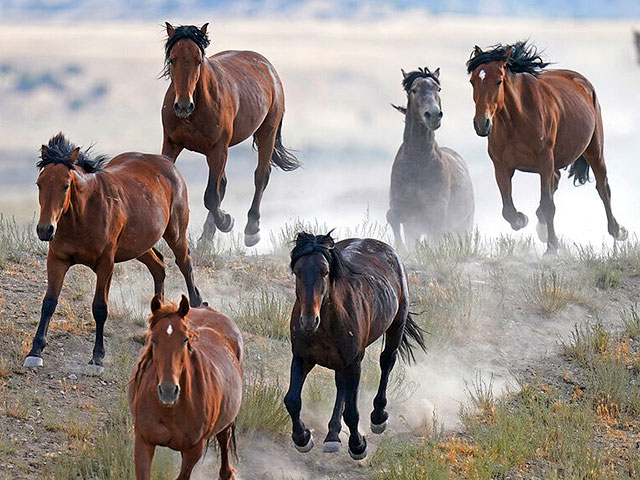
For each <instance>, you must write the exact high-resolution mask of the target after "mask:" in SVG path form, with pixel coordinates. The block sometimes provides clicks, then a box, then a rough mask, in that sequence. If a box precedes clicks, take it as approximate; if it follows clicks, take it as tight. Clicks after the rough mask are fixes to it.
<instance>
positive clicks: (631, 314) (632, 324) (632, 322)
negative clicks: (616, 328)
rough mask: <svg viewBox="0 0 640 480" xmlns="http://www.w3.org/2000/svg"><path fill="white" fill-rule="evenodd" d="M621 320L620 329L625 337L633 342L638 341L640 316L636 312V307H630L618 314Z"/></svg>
mask: <svg viewBox="0 0 640 480" xmlns="http://www.w3.org/2000/svg"><path fill="white" fill-rule="evenodd" d="M620 318H621V320H622V328H623V331H624V333H625V335H628V336H629V337H630V338H632V339H634V340H639V339H640V315H639V314H638V311H637V305H632V306H631V307H629V309H628V310H622V312H620Z"/></svg>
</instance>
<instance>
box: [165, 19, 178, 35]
mask: <svg viewBox="0 0 640 480" xmlns="http://www.w3.org/2000/svg"><path fill="white" fill-rule="evenodd" d="M164 24H165V25H166V26H167V36H168V37H169V38H171V37H173V34H174V33H176V29H175V28H173V25H171V24H170V23H169V22H164Z"/></svg>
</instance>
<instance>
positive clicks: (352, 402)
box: [343, 358, 367, 460]
mask: <svg viewBox="0 0 640 480" xmlns="http://www.w3.org/2000/svg"><path fill="white" fill-rule="evenodd" d="M361 361H362V359H361V358H360V359H358V360H357V361H356V363H354V364H353V365H352V366H350V367H349V368H348V369H347V370H346V371H345V372H344V375H343V377H344V386H345V399H344V401H345V403H344V423H346V424H347V427H349V455H350V456H351V458H353V459H354V460H362V459H363V458H365V457H366V456H367V441H366V440H365V438H364V437H363V436H362V435H360V432H359V431H358V423H359V422H360V413H359V412H358V389H359V387H360V373H361V370H362V367H361Z"/></svg>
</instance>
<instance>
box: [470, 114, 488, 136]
mask: <svg viewBox="0 0 640 480" xmlns="http://www.w3.org/2000/svg"><path fill="white" fill-rule="evenodd" d="M491 127H493V122H492V121H491V119H490V118H489V117H480V118H474V119H473V128H474V129H475V130H476V134H477V135H478V136H480V137H488V136H489V134H490V133H491Z"/></svg>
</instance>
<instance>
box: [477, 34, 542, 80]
mask: <svg viewBox="0 0 640 480" xmlns="http://www.w3.org/2000/svg"><path fill="white" fill-rule="evenodd" d="M489 48H490V50H487V51H486V52H483V51H482V50H481V49H480V48H479V47H476V48H475V49H474V50H473V52H471V57H470V58H469V60H468V61H467V73H471V72H473V71H474V70H475V69H476V68H478V66H480V65H482V64H484V63H489V62H495V61H499V60H502V61H505V60H506V61H507V69H508V70H510V71H511V72H514V73H530V74H531V75H534V76H536V77H537V76H538V75H539V74H540V72H541V71H542V70H544V68H545V67H546V66H547V65H549V63H548V62H545V61H543V60H542V57H541V56H540V55H539V54H538V49H537V48H536V46H535V45H527V42H526V41H520V42H516V43H514V44H512V45H502V44H498V45H493V46H492V47H489ZM509 48H511V52H510V55H509V58H507V50H508V49H509Z"/></svg>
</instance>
